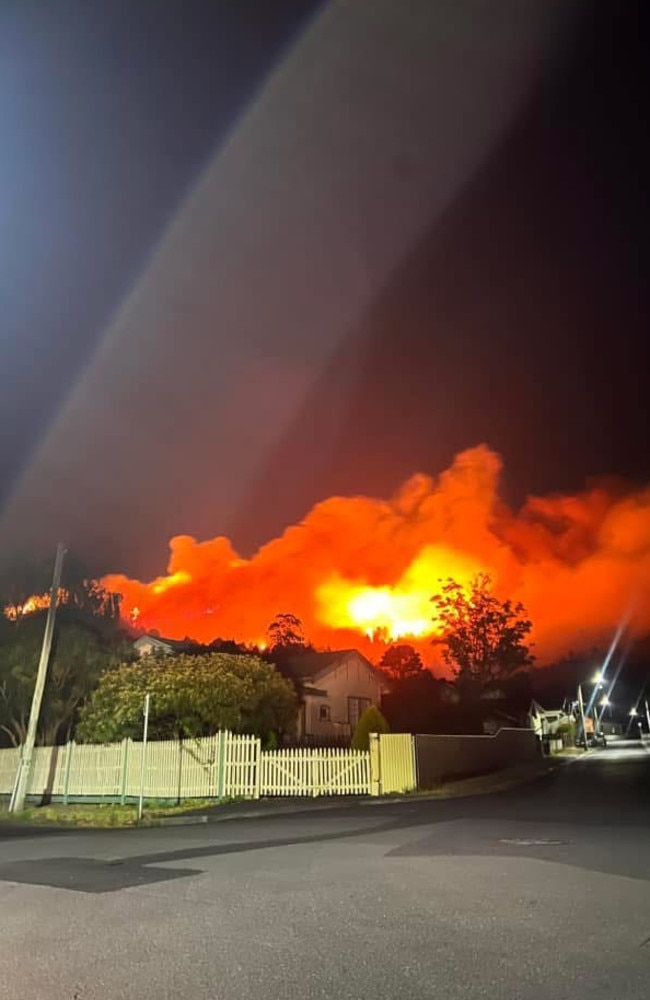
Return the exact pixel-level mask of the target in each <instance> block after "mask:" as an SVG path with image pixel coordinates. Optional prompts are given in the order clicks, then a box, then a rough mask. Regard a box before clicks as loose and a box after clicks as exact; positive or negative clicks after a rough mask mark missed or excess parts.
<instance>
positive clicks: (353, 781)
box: [0, 732, 372, 802]
mask: <svg viewBox="0 0 650 1000" xmlns="http://www.w3.org/2000/svg"><path fill="white" fill-rule="evenodd" d="M19 758H20V750H19V749H17V748H16V749H8V750H0V795H10V794H11V791H12V789H13V785H14V781H15V777H16V769H17V766H18V761H19ZM141 764H142V743H138V742H135V741H133V740H130V739H127V740H123V741H122V742H121V743H110V744H101V745H96V744H77V743H74V742H72V743H68V744H66V745H65V746H60V747H37V748H36V750H35V751H34V755H33V758H32V765H31V769H30V775H29V779H28V784H27V794H28V796H30V798H32V799H36V798H37V799H39V800H40V799H42V798H43V797H44V796H47V797H50V798H51V799H52V800H54V801H61V800H62V801H64V802H68V801H71V800H79V799H89V800H93V801H97V800H99V801H105V802H127V801H132V800H133V799H135V798H137V796H138V795H139V793H140V775H141ZM370 769H371V765H370V753H368V752H364V751H357V750H345V749H317V748H315V749H299V750H275V751H263V750H262V749H261V743H260V740H259V739H258V738H257V737H255V736H239V735H235V734H233V733H228V732H221V733H217V734H216V735H215V736H209V737H205V738H203V739H196V740H185V741H183V742H179V741H176V740H154V741H150V742H149V743H148V744H147V748H146V758H145V771H144V795H145V797H146V798H148V799H168V800H169V799H173V800H180V799H188V798H205V799H209V798H249V799H250V798H259V797H260V796H289V795H300V796H304V795H308V796H318V795H367V794H369V793H370V791H371V787H372V783H371V775H370Z"/></svg>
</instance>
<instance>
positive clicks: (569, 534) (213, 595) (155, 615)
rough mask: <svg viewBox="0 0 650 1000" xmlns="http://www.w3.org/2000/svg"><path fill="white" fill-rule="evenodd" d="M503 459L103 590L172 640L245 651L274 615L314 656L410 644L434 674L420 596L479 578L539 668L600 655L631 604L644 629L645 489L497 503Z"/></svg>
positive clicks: (317, 513)
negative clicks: (246, 554)
mask: <svg viewBox="0 0 650 1000" xmlns="http://www.w3.org/2000/svg"><path fill="white" fill-rule="evenodd" d="M500 471H501V460H500V458H499V456H498V455H496V454H495V453H494V452H493V451H491V450H490V449H489V448H487V447H486V446H484V445H481V446H479V447H477V448H473V449H470V450H468V451H465V452H462V453H461V454H460V455H458V456H457V458H456V459H455V461H454V463H453V465H452V466H451V468H450V469H448V470H447V471H446V472H443V473H442V475H440V476H439V477H438V478H437V479H432V478H430V477H428V476H425V475H415V476H413V477H412V478H411V479H409V480H408V481H407V482H406V483H405V484H404V486H402V488H401V489H400V490H399V491H398V493H397V494H396V495H395V496H394V497H393V498H392V499H390V500H381V499H375V498H371V497H331V498H330V499H328V500H324V501H323V502H322V503H319V504H317V505H316V506H315V507H314V508H313V509H312V510H311V511H310V512H309V513H308V514H307V516H306V517H305V518H304V520H303V521H302V522H301V523H300V524H297V525H293V526H292V527H290V528H288V529H287V530H286V531H285V532H284V534H283V535H282V536H281V537H279V538H276V539H274V540H273V541H271V542H269V543H268V544H267V545H264V546H263V547H262V548H261V549H260V550H259V551H258V552H257V553H256V555H254V556H253V558H251V559H242V558H240V557H239V556H238V555H237V553H236V552H235V551H234V549H233V548H232V546H231V544H230V542H229V541H228V539H226V538H215V539H213V540H211V541H206V542H197V541H196V540H195V539H194V538H191V537H189V536H186V535H180V536H177V537H176V538H173V539H172V540H171V543H170V548H171V557H170V560H169V567H168V575H167V576H164V577H160V578H158V579H156V580H153V581H151V582H149V583H142V582H139V581H137V580H131V579H128V578H127V577H125V576H121V575H115V576H108V577H106V578H105V579H104V580H103V581H102V582H103V583H104V585H105V586H106V587H108V588H110V589H111V590H115V591H118V592H119V593H121V594H122V595H123V605H122V608H123V614H124V615H125V617H132V619H137V622H138V626H139V627H142V628H143V629H145V630H149V629H154V628H155V629H157V630H158V631H159V632H160V633H161V634H162V635H165V636H169V637H170V638H183V637H185V636H191V637H193V638H195V639H198V640H200V641H203V642H208V641H211V640H213V639H214V638H216V637H221V638H234V639H236V640H238V641H242V642H259V641H261V640H262V639H263V637H264V634H265V631H266V627H267V625H268V623H269V622H270V621H271V619H272V618H273V617H274V616H275V615H276V614H277V613H278V612H283V611H290V612H292V613H293V614H295V615H297V616H298V617H299V618H301V619H302V621H303V623H304V625H305V631H306V634H307V636H308V637H309V638H310V639H311V641H312V642H314V643H315V644H316V645H324V646H331V647H337V646H338V647H339V648H340V647H341V646H344V645H346V646H347V645H356V646H358V647H360V648H362V649H364V650H365V651H366V652H372V653H373V654H374V656H375V657H377V656H378V655H380V653H381V648H382V645H383V643H384V642H388V641H390V640H392V639H396V638H401V639H404V640H407V641H408V640H413V641H414V642H415V644H416V645H418V647H419V648H420V649H421V651H422V652H423V653H424V656H425V660H426V661H427V662H429V663H431V662H432V659H433V653H434V650H433V648H432V646H431V644H430V641H429V637H430V636H431V634H432V632H433V623H432V621H431V604H430V598H431V595H432V594H434V593H435V592H437V591H438V590H439V589H440V586H441V582H442V581H444V580H445V579H446V578H448V577H450V576H451V577H453V578H455V579H457V580H459V582H461V583H463V582H467V581H469V579H471V577H472V576H474V575H475V574H476V573H477V572H479V571H485V572H488V573H489V574H490V575H491V577H492V580H493V582H494V585H495V589H496V592H497V594H498V595H499V596H501V597H503V598H505V597H510V598H512V599H513V600H516V601H521V602H522V603H523V604H524V605H525V607H526V609H527V611H528V614H529V615H530V617H531V618H532V620H533V625H534V634H533V639H534V642H535V644H536V649H535V652H536V654H537V656H538V658H539V659H540V660H542V661H543V660H545V659H549V658H551V657H554V656H557V655H562V654H564V653H565V652H566V651H567V650H568V649H574V650H579V649H586V648H589V647H591V646H593V645H597V644H601V643H603V642H606V641H608V640H609V638H610V637H611V633H612V632H613V630H614V629H615V627H616V625H617V623H618V621H619V620H620V619H621V617H622V616H623V615H624V614H625V613H626V612H627V611H628V609H629V608H630V606H632V607H633V609H634V611H633V617H632V621H631V626H630V627H631V628H632V630H633V631H634V632H635V633H636V634H642V633H645V632H647V631H648V630H650V491H649V490H645V491H643V492H640V493H636V494H631V493H628V494H626V495H615V494H613V493H612V492H611V491H609V492H608V491H607V490H605V489H604V488H595V489H593V490H591V491H589V492H585V493H582V494H579V495H578V496H572V497H566V496H554V497H545V498H531V499H529V500H528V502H527V503H526V504H525V505H524V506H523V508H522V509H521V510H519V511H518V512H513V511H512V510H510V509H509V508H508V507H507V506H506V505H505V504H504V503H503V502H502V501H501V500H500V498H499V494H498V486H499V475H500Z"/></svg>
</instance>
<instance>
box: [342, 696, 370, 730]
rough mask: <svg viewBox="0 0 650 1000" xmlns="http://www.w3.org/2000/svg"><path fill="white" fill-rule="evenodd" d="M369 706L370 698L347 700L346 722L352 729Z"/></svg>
mask: <svg viewBox="0 0 650 1000" xmlns="http://www.w3.org/2000/svg"><path fill="white" fill-rule="evenodd" d="M370 705H371V702H370V698H348V722H349V723H350V726H351V727H352V729H354V727H355V726H356V724H357V722H358V721H359V719H360V717H361V716H362V715H363V713H364V712H365V710H366V709H367V708H370Z"/></svg>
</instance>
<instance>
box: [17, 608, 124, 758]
mask: <svg viewBox="0 0 650 1000" xmlns="http://www.w3.org/2000/svg"><path fill="white" fill-rule="evenodd" d="M44 626H45V614H44V613H43V612H41V613H40V614H30V615H27V616H25V617H23V618H21V619H20V620H18V621H16V622H12V623H9V622H6V621H5V623H4V626H3V628H2V630H1V632H0V731H1V732H2V733H3V734H4V736H5V737H6V738H8V740H9V741H10V742H11V743H12V744H14V745H18V744H20V743H22V742H23V741H24V739H25V735H26V732H27V723H28V720H29V711H30V707H31V702H32V695H33V692H34V684H35V682H36V672H37V669H38V661H39V657H40V652H41V644H42V640H43V629H44ZM127 654H128V649H127V648H126V647H125V646H124V645H123V644H121V643H120V642H119V640H117V641H115V642H108V641H107V640H106V639H105V637H104V636H103V635H102V634H101V633H100V632H99V631H98V630H96V629H93V628H90V627H88V626H87V625H85V624H82V623H80V622H71V621H68V622H66V621H60V622H59V623H58V625H57V628H56V633H55V639H54V643H53V647H52V653H51V658H50V663H49V669H48V676H47V684H46V687H45V694H44V698H43V707H42V710H41V718H40V721H39V728H38V736H37V739H38V742H39V743H41V744H46V745H51V744H54V743H56V742H57V741H58V740H59V739H62V738H66V737H67V736H68V734H69V731H70V728H71V726H72V724H73V722H74V720H75V717H76V713H77V710H78V708H79V706H80V705H81V703H82V702H83V700H84V699H85V698H87V697H88V695H89V694H90V692H91V691H92V689H93V688H94V686H95V685H96V683H97V681H98V679H99V677H100V676H101V674H102V673H103V672H104V671H105V670H107V669H108V668H109V667H111V666H114V665H116V664H117V663H119V662H120V660H121V659H122V658H123V657H124V656H125V655H127Z"/></svg>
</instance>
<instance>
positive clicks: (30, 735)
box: [9, 542, 66, 812]
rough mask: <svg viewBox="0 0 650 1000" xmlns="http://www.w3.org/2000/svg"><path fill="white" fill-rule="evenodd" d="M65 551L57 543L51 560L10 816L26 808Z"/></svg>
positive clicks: (10, 805)
mask: <svg viewBox="0 0 650 1000" xmlns="http://www.w3.org/2000/svg"><path fill="white" fill-rule="evenodd" d="M65 552H66V550H65V548H64V547H63V545H62V544H61V542H59V544H58V545H57V547H56V559H55V560H54V574H53V576H52V588H51V590H50V606H49V608H48V609H47V619H46V621H45V632H44V634H43V645H42V646H41V658H40V660H39V661H38V673H37V674H36V684H35V685H34V694H33V696H32V707H31V711H30V713H29V723H28V726H27V736H26V737H25V742H24V744H23V749H22V753H21V755H20V760H19V761H18V774H17V775H16V781H15V784H14V794H13V796H12V799H11V802H10V804H9V810H10V812H20V811H21V809H24V808H25V796H26V794H27V781H28V778H29V772H30V768H31V763H32V755H33V753H34V744H35V742H36V729H37V727H38V717H39V715H40V714H41V703H42V701H43V692H44V690H45V681H46V679H47V667H48V663H49V659H50V650H51V649H52V638H53V636H54V621H55V619H56V606H57V604H58V602H59V587H60V585H61V573H62V571H63V558H64V556H65Z"/></svg>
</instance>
